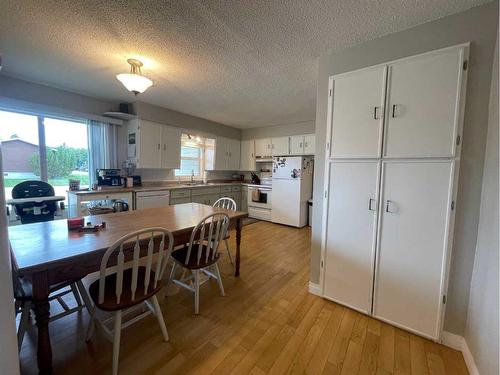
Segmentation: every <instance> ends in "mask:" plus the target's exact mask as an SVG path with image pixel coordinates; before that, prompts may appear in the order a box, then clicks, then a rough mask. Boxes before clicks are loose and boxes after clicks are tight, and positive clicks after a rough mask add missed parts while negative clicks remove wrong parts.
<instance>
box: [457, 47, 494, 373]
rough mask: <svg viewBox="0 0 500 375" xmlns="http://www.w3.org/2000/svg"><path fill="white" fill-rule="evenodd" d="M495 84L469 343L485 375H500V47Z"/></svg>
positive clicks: (468, 324) (471, 306) (466, 329)
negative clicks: (499, 316)
mask: <svg viewBox="0 0 500 375" xmlns="http://www.w3.org/2000/svg"><path fill="white" fill-rule="evenodd" d="M493 67H494V70H493V72H494V74H493V77H492V83H491V94H490V108H489V124H488V140H487V142H486V158H485V162H484V170H483V188H482V194H481V211H480V214H479V230H478V237H477V246H476V256H475V258H474V270H473V272H472V281H471V287H470V297H469V310H468V315H467V324H466V327H465V340H466V341H467V345H468V347H469V349H470V351H471V353H472V355H473V357H474V361H475V362H476V366H477V368H478V370H479V373H480V374H481V375H488V374H498V373H499V370H500V369H499V363H498V355H499V346H498V339H499V329H498V314H499V308H498V303H499V301H498V293H499V290H498V284H499V279H498V277H499V274H498V262H499V259H498V252H499V242H498V231H499V222H498V168H499V165H498V126H499V118H498V99H499V98H498V44H497V52H496V53H495V63H494V65H493Z"/></svg>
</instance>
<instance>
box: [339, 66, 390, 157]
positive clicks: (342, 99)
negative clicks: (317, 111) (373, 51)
mask: <svg viewBox="0 0 500 375" xmlns="http://www.w3.org/2000/svg"><path fill="white" fill-rule="evenodd" d="M386 70H387V69H386V68H385V67H376V68H372V69H366V70H362V71H358V72H353V73H349V74H347V75H345V76H340V77H338V78H335V79H334V81H333V113H332V139H331V145H332V147H331V156H332V157H334V158H356V157H360V158H361V157H363V158H376V157H379V156H380V150H381V144H382V127H383V113H384V111H383V106H384V90H385V76H386Z"/></svg>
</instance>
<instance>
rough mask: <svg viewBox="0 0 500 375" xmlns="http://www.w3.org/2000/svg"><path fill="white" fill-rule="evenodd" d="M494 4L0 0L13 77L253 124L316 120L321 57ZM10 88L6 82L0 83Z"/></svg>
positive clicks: (454, 0) (2, 45)
mask: <svg viewBox="0 0 500 375" xmlns="http://www.w3.org/2000/svg"><path fill="white" fill-rule="evenodd" d="M485 2H487V1H484V0H418V1H417V0H414V1H409V0H378V1H375V0H358V1H354V0H323V1H322V0H302V1H292V0H268V1H264V0H231V1H230V0H228V1H222V0H219V1H215V0H205V1H202V0H200V1H184V0H174V1H110V0H101V1H90V0H89V1H55V0H43V1H42V0H33V1H23V0H11V1H7V0H0V54H2V55H3V65H4V68H3V70H2V74H7V75H11V76H14V77H19V78H22V79H26V80H30V81H35V82H40V83H44V84H47V85H50V86H54V87H59V88H63V89H66V90H71V91H75V92H79V93H83V94H86V95H90V96H95V97H98V98H103V99H110V100H123V101H133V100H134V97H133V95H132V94H130V93H128V92H127V91H126V90H125V88H124V87H123V86H122V85H121V84H120V83H119V82H118V81H117V80H116V79H115V74H117V73H121V72H127V71H128V68H129V66H128V64H127V63H126V59H127V58H128V57H135V58H139V59H141V60H142V61H143V62H144V63H145V68H144V69H143V73H144V74H145V75H147V76H149V77H150V78H152V79H153V80H154V81H155V86H154V87H152V88H150V89H149V90H148V91H146V93H144V94H142V95H140V96H139V100H140V101H144V102H147V103H151V104H156V105H160V106H163V107H167V108H171V109H174V110H177V111H181V112H184V113H188V114H191V115H195V116H199V117H203V118H206V119H209V120H213V121H218V122H221V123H224V124H228V125H232V126H236V127H240V128H247V127H256V126H268V125H277V124H284V123H291V122H299V121H307V120H311V119H314V117H315V101H316V76H317V57H318V56H319V55H320V53H323V52H325V51H327V50H336V49H339V48H343V47H347V46H351V45H354V44H358V43H361V42H364V41H366V40H369V39H373V38H376V37H379V36H382V35H385V34H389V33H393V32H396V31H400V30H403V29H406V28H409V27H412V26H415V25H418V24H421V23H424V22H428V21H430V20H433V19H437V18H440V17H444V16H446V15H449V14H452V13H456V12H460V11H463V10H466V9H468V8H471V7H472V6H476V5H479V4H482V3H485ZM0 91H1V88H0Z"/></svg>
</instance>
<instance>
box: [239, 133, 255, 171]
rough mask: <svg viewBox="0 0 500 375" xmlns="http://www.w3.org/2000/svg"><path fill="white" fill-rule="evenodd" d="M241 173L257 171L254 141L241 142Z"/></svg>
mask: <svg viewBox="0 0 500 375" xmlns="http://www.w3.org/2000/svg"><path fill="white" fill-rule="evenodd" d="M239 170H240V171H255V170H256V165H255V141H254V140H253V139H250V140H244V141H241V152H240V168H239Z"/></svg>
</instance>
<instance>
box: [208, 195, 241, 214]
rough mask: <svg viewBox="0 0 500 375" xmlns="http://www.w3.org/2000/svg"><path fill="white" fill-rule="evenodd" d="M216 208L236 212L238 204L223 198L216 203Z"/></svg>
mask: <svg viewBox="0 0 500 375" xmlns="http://www.w3.org/2000/svg"><path fill="white" fill-rule="evenodd" d="M214 207H219V208H225V209H226V210H231V211H236V209H237V207H236V202H235V201H234V199H232V198H229V197H222V198H219V199H217V200H216V201H215V203H214Z"/></svg>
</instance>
